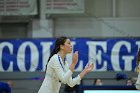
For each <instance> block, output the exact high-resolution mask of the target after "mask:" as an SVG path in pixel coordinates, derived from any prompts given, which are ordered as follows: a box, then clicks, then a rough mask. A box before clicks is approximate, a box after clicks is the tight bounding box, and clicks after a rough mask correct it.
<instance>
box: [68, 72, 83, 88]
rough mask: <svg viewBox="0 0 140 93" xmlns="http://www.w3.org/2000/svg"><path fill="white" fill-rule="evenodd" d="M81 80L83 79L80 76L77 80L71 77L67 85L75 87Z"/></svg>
mask: <svg viewBox="0 0 140 93" xmlns="http://www.w3.org/2000/svg"><path fill="white" fill-rule="evenodd" d="M80 80H81V78H80V76H79V75H78V76H77V77H75V78H72V77H70V78H69V80H68V81H67V84H68V85H69V86H70V87H74V86H75V85H76V84H78V83H80Z"/></svg>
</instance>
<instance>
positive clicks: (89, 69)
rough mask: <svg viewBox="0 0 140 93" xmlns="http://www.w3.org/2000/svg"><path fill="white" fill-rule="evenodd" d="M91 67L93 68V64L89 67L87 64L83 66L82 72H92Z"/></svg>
mask: <svg viewBox="0 0 140 93" xmlns="http://www.w3.org/2000/svg"><path fill="white" fill-rule="evenodd" d="M93 67H94V64H93V63H92V64H91V65H89V64H87V65H86V66H85V69H84V70H85V71H86V73H88V72H90V71H92V69H93Z"/></svg>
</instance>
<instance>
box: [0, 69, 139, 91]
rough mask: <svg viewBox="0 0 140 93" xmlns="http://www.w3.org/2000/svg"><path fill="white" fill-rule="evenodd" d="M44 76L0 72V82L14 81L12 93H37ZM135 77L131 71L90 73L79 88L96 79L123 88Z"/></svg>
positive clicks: (41, 73) (90, 83) (34, 73)
mask: <svg viewBox="0 0 140 93" xmlns="http://www.w3.org/2000/svg"><path fill="white" fill-rule="evenodd" d="M79 73H80V72H75V73H74V74H73V76H74V77H75V76H76V75H78V74H79ZM118 73H121V74H122V73H123V74H124V75H126V76H127V77H126V79H119V80H117V79H116V75H117V74H118ZM44 75H45V73H44V72H4V73H3V72H1V73H0V81H3V82H6V81H8V80H12V81H14V84H15V85H14V87H13V88H12V93H37V91H38V89H39V88H40V85H41V84H42V80H41V79H40V78H43V77H44ZM133 77H137V74H136V73H135V72H133V71H131V72H130V71H128V72H127V71H125V72H114V71H107V72H91V73H89V74H87V75H86V76H85V77H84V79H83V80H82V82H81V86H94V85H93V82H94V80H95V79H96V78H100V79H102V81H103V84H104V86H113V85H114V86H116V85H117V86H124V85H126V80H127V78H133ZM64 87H65V86H64V85H62V87H61V90H60V91H61V92H60V93H62V92H63V90H64Z"/></svg>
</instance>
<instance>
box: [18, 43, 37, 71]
mask: <svg viewBox="0 0 140 93" xmlns="http://www.w3.org/2000/svg"><path fill="white" fill-rule="evenodd" d="M27 46H29V47H30V49H31V66H30V69H29V71H35V70H36V68H37V66H38V62H39V52H38V49H37V47H36V46H35V45H34V44H33V43H32V42H24V43H23V44H22V45H21V46H20V47H19V50H18V53H17V65H18V67H19V69H20V71H27V70H26V68H25V56H26V54H25V51H26V50H25V49H26V47H27Z"/></svg>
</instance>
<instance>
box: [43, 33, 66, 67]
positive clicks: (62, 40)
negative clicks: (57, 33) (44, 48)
mask: <svg viewBox="0 0 140 93" xmlns="http://www.w3.org/2000/svg"><path fill="white" fill-rule="evenodd" d="M66 39H68V37H65V36H63V37H59V38H57V39H56V41H55V46H54V49H53V50H52V52H51V54H50V56H49V58H48V62H49V61H50V59H51V57H52V56H53V55H54V54H57V53H58V52H59V51H60V45H64V43H65V42H66ZM46 68H47V64H46Z"/></svg>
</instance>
